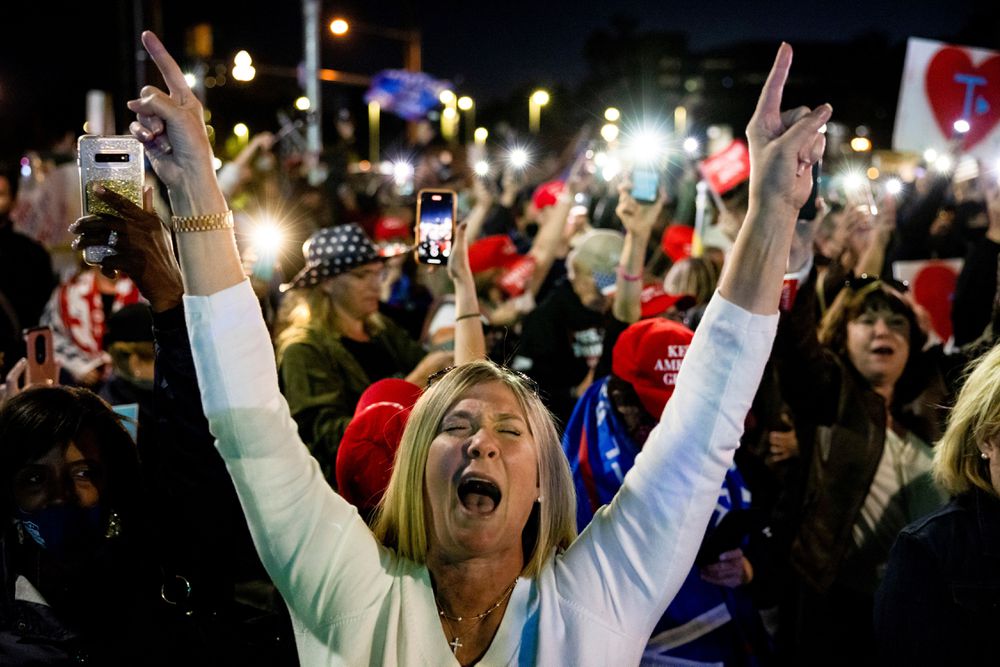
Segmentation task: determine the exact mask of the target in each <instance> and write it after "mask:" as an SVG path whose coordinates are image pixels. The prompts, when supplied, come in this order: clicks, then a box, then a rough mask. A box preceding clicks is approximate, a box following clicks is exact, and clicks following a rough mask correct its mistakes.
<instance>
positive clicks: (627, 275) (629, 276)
mask: <svg viewBox="0 0 1000 667" xmlns="http://www.w3.org/2000/svg"><path fill="white" fill-rule="evenodd" d="M618 275H620V276H621V277H622V280H625V281H627V282H630V283H634V282H636V281H638V280H642V274H641V273H639V274H637V275H634V276H633V275H632V274H630V273H626V272H625V267H624V266H619V267H618Z"/></svg>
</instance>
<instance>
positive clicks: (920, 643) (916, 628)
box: [875, 490, 1000, 665]
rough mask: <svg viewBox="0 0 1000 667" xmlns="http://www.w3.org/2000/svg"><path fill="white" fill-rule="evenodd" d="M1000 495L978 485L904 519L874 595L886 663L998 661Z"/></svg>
mask: <svg viewBox="0 0 1000 667" xmlns="http://www.w3.org/2000/svg"><path fill="white" fill-rule="evenodd" d="M997 628H1000V499H998V498H996V497H995V496H993V495H989V494H987V493H984V492H982V491H979V490H976V491H973V492H970V493H966V494H963V495H961V496H958V497H956V498H953V499H952V500H951V502H950V503H948V504H947V505H945V506H944V507H943V508H941V509H940V510H938V511H937V512H935V513H933V514H931V515H929V516H926V517H924V518H923V519H921V520H919V521H916V522H914V523H912V524H910V525H909V526H907V527H906V528H905V529H904V530H903V531H902V532H901V533H900V535H899V537H898V538H897V539H896V544H895V545H894V546H893V548H892V552H891V553H890V555H889V567H888V570H887V571H886V574H885V579H884V580H883V582H882V586H881V588H879V590H878V594H877V596H876V601H875V630H876V634H877V636H878V641H879V646H880V650H881V654H882V656H881V657H882V661H883V664H900V665H973V664H981V665H982V664H991V663H995V662H996V649H995V647H994V645H993V644H994V637H995V633H996V632H997Z"/></svg>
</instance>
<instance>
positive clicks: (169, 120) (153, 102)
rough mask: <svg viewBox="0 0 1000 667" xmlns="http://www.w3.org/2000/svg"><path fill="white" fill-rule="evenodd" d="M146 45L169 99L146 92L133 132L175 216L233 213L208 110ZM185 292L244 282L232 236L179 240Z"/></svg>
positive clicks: (154, 43)
mask: <svg viewBox="0 0 1000 667" xmlns="http://www.w3.org/2000/svg"><path fill="white" fill-rule="evenodd" d="M142 45H143V46H144V47H146V51H148V52H149V55H150V57H151V58H152V59H153V62H154V63H156V66H157V68H158V69H159V70H160V73H161V74H162V75H163V80H164V82H165V83H166V85H167V90H168V91H169V94H168V93H164V92H163V91H162V90H160V89H159V88H157V87H155V86H144V87H143V88H142V90H141V91H140V95H139V99H137V100H131V101H129V103H128V108H129V109H131V110H132V111H134V112H135V113H136V114H137V116H138V119H137V120H136V121H133V123H132V124H131V126H130V129H131V130H132V134H133V135H135V137H136V138H137V139H138V140H139V141H141V142H143V144H144V145H145V147H146V154H147V155H148V156H149V159H150V163H151V164H152V165H153V170H154V171H156V175H157V176H158V177H159V178H160V180H161V181H163V182H164V184H166V186H167V192H168V193H169V195H170V208H171V210H172V211H173V215H174V216H181V217H190V216H214V215H218V214H224V213H225V212H226V211H227V210H229V207H228V205H227V204H226V198H225V197H224V196H223V194H222V190H221V189H220V188H219V183H218V181H217V180H216V178H215V170H214V169H213V166H212V147H211V146H210V145H209V143H208V132H207V131H206V130H205V121H204V110H203V109H202V106H201V102H199V101H198V98H197V97H195V95H194V93H193V92H191V88H190V87H189V86H188V84H187V81H185V80H184V74H183V73H182V72H181V69H180V67H178V66H177V63H176V62H175V61H174V59H173V57H172V56H171V55H170V54H169V53H167V50H166V48H164V46H163V44H162V43H161V42H160V40H159V38H158V37H157V36H156V35H154V34H153V33H151V32H149V31H146V32H143V33H142ZM177 249H178V252H179V254H180V264H181V270H182V274H183V277H184V291H185V293H187V294H191V295H208V294H213V293H215V292H218V291H220V290H223V289H226V288H227V287H232V286H233V285H236V284H238V283H241V282H243V280H245V278H246V274H245V273H244V272H243V266H242V264H241V263H240V257H239V253H238V252H237V250H236V241H235V238H234V236H233V233H232V231H231V230H228V229H218V230H213V231H206V232H198V233H190V234H178V235H177Z"/></svg>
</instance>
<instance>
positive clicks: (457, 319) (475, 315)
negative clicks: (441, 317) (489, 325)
mask: <svg viewBox="0 0 1000 667" xmlns="http://www.w3.org/2000/svg"><path fill="white" fill-rule="evenodd" d="M482 316H483V315H482V313H466V314H465V315H459V316H457V317H456V318H455V321H456V322H458V321H459V320H467V319H469V318H470V317H482Z"/></svg>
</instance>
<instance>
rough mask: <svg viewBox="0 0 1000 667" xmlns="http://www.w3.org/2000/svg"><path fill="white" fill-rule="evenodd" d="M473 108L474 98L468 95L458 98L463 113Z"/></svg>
mask: <svg viewBox="0 0 1000 667" xmlns="http://www.w3.org/2000/svg"><path fill="white" fill-rule="evenodd" d="M472 107H473V102H472V98H471V97H469V96H468V95H463V96H462V97H459V98H458V108H459V109H461V110H462V111H468V110H470V109H471V108H472Z"/></svg>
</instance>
